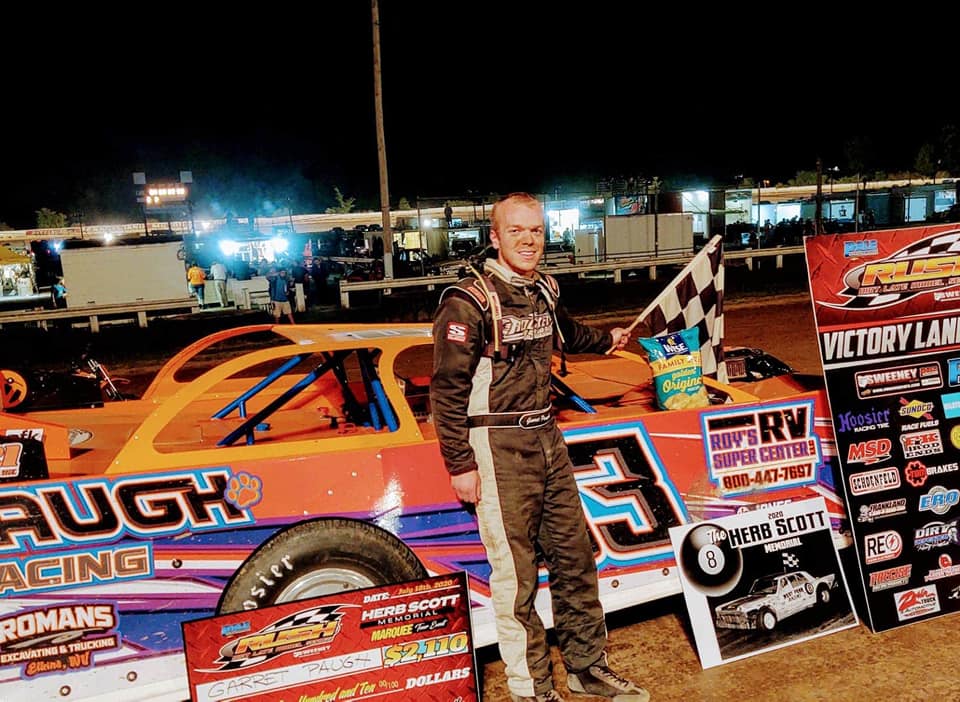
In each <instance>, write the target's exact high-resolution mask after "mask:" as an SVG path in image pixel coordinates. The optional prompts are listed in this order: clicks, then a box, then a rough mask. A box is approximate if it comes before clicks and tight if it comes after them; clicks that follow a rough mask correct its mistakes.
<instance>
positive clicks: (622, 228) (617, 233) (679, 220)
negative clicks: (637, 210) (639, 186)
mask: <svg viewBox="0 0 960 702" xmlns="http://www.w3.org/2000/svg"><path fill="white" fill-rule="evenodd" d="M603 230H604V237H603V238H604V244H605V249H606V256H607V258H608V259H611V258H628V257H630V256H652V255H669V254H673V253H676V254H679V253H693V215H691V214H674V213H670V214H658V215H652V214H644V215H607V216H605V217H604V218H603Z"/></svg>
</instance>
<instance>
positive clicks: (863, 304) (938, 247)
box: [829, 229, 960, 309]
mask: <svg viewBox="0 0 960 702" xmlns="http://www.w3.org/2000/svg"><path fill="white" fill-rule="evenodd" d="M958 254H960V229H955V230H953V231H949V232H941V233H940V234H934V235H933V236H930V237H927V238H926V239H921V240H920V241H915V242H914V243H912V244H910V245H909V246H905V247H904V248H902V249H900V250H899V251H897V252H896V253H893V254H891V255H890V256H888V257H887V258H886V259H884V260H885V261H890V262H893V261H908V260H911V259H917V258H931V257H934V256H957V255H958ZM878 262H879V261H873V263H878ZM863 268H864V267H863V266H861V267H860V268H857V269H854V270H853V271H851V272H850V273H847V275H846V276H845V278H847V279H849V278H851V274H854V275H853V277H854V278H855V279H856V280H858V281H859V280H860V279H861V275H856V273H857V272H858V271H859V273H860V274H862V273H863ZM930 290H931V288H930V287H925V286H920V287H918V288H917V289H916V290H909V289H908V290H905V291H902V292H893V293H882V292H881V293H874V294H872V295H864V294H861V292H860V290H859V288H858V287H853V286H848V287H846V288H844V290H843V291H842V292H841V293H840V294H841V295H846V296H848V297H849V298H850V299H849V300H847V301H846V302H844V303H843V304H842V305H829V307H833V308H835V309H878V308H881V307H889V306H890V305H895V304H897V303H899V302H903V301H904V300H909V299H910V298H911V297H915V296H916V295H920V294H921V293H925V292H930Z"/></svg>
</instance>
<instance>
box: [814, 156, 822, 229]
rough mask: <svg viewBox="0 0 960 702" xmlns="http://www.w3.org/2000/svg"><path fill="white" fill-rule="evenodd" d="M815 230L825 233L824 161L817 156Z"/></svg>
mask: <svg viewBox="0 0 960 702" xmlns="http://www.w3.org/2000/svg"><path fill="white" fill-rule="evenodd" d="M815 217H816V222H815V223H814V227H815V229H814V232H815V233H817V234H823V161H822V160H821V158H820V157H819V156H818V157H817V209H816V214H815Z"/></svg>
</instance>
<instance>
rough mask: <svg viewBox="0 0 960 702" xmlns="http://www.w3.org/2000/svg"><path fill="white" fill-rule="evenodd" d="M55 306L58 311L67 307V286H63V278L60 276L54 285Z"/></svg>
mask: <svg viewBox="0 0 960 702" xmlns="http://www.w3.org/2000/svg"><path fill="white" fill-rule="evenodd" d="M53 306H54V307H56V308H57V309H63V308H64V307H66V306H67V286H66V285H64V284H63V276H58V277H57V282H56V283H54V284H53Z"/></svg>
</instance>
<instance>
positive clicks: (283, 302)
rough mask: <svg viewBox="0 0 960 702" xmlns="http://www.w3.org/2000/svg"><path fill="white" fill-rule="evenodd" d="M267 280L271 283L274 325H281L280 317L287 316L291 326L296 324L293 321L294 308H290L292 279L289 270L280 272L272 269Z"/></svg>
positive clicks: (282, 269) (283, 269) (284, 269)
mask: <svg viewBox="0 0 960 702" xmlns="http://www.w3.org/2000/svg"><path fill="white" fill-rule="evenodd" d="M267 280H268V281H269V282H270V302H271V303H272V305H273V320H274V323H275V324H280V317H281V316H282V315H284V314H285V315H287V319H289V320H290V324H296V322H295V321H293V308H292V307H291V306H290V279H289V278H288V277H287V269H286V268H281V269H280V270H279V271H278V270H276V269H275V268H271V269H270V272H269V273H268V274H267Z"/></svg>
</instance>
